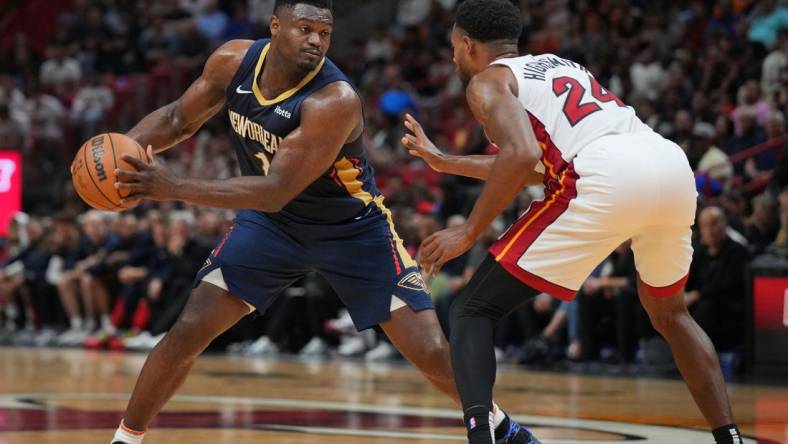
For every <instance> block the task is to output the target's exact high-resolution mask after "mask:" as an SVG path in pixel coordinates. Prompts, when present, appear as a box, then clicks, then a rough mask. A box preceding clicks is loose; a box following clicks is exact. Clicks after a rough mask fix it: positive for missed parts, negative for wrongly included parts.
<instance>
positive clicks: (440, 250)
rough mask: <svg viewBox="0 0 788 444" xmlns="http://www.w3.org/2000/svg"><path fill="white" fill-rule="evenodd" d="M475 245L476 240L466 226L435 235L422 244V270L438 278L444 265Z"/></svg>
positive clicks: (420, 257) (442, 231)
mask: <svg viewBox="0 0 788 444" xmlns="http://www.w3.org/2000/svg"><path fill="white" fill-rule="evenodd" d="M473 243H474V240H473V239H472V238H471V236H469V235H468V231H467V230H466V229H465V227H464V226H459V227H453V228H447V229H445V230H441V231H438V232H437V233H434V234H433V235H431V236H430V237H428V238H427V239H425V240H424V242H423V243H422V244H421V250H420V252H419V264H420V265H421V269H422V270H423V271H424V273H425V274H426V275H427V276H437V274H438V272H439V271H440V269H441V267H443V264H445V263H446V262H448V261H450V260H452V259H454V258H455V257H457V256H459V255H461V254H463V253H465V252H466V251H468V250H469V249H470V248H471V247H472V246H473Z"/></svg>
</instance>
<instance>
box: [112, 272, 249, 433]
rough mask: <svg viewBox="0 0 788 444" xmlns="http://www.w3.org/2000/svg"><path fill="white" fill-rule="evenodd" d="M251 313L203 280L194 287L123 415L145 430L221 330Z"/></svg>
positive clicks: (148, 362)
mask: <svg viewBox="0 0 788 444" xmlns="http://www.w3.org/2000/svg"><path fill="white" fill-rule="evenodd" d="M249 313H250V307H249V305H247V304H246V303H245V302H244V301H242V300H241V299H239V298H236V297H235V296H233V295H231V294H230V293H229V292H227V291H225V290H223V289H221V288H219V287H217V286H214V285H212V284H209V283H206V282H202V283H200V284H199V285H198V286H197V288H196V289H194V290H193V291H192V294H191V296H190V297H189V301H188V302H187V303H186V307H185V308H184V309H183V312H182V313H181V315H180V317H179V318H178V321H177V322H176V323H175V325H174V326H173V327H172V329H171V330H170V331H169V333H167V335H166V336H165V337H164V339H162V341H161V342H160V343H159V344H158V345H157V346H156V347H155V348H154V349H153V351H151V353H150V355H149V356H148V359H147V360H146V361H145V365H144V366H143V367H142V371H141V372H140V375H139V378H138V379H137V384H136V385H135V387H134V391H133V393H132V395H131V399H130V400H129V404H128V406H127V407H126V412H125V413H124V415H123V423H124V425H125V426H126V427H128V428H130V429H132V430H140V431H144V430H145V429H147V427H148V424H149V423H150V422H151V420H152V419H153V418H154V417H155V416H156V414H157V413H158V412H159V411H160V410H161V409H162V407H163V406H164V404H165V403H166V402H167V401H168V400H169V399H170V398H171V397H172V395H173V394H174V393H175V391H176V390H177V389H178V387H180V386H181V384H183V381H184V380H185V379H186V375H187V374H188V373H189V370H190V369H191V367H192V365H193V364H194V361H195V359H196V358H197V356H199V355H200V353H202V352H203V350H205V348H206V347H208V345H209V344H210V343H211V341H213V340H214V339H215V338H216V337H217V336H219V335H220V334H221V333H223V332H224V331H226V330H227V329H229V328H230V327H232V326H233V325H235V323H237V322H238V321H239V320H240V319H241V318H243V317H244V316H246V315H248V314H249Z"/></svg>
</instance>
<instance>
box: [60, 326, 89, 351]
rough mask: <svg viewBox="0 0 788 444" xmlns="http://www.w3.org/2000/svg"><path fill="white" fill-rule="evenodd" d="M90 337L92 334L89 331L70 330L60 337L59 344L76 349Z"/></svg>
mask: <svg viewBox="0 0 788 444" xmlns="http://www.w3.org/2000/svg"><path fill="white" fill-rule="evenodd" d="M88 336H90V333H89V332H88V331H87V330H84V329H69V330H66V331H65V332H63V333H61V334H60V336H58V339H57V343H58V345H61V346H64V347H74V346H76V345H81V344H82V343H83V342H85V339H87V337H88Z"/></svg>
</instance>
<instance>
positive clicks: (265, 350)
mask: <svg viewBox="0 0 788 444" xmlns="http://www.w3.org/2000/svg"><path fill="white" fill-rule="evenodd" d="M278 353H279V347H278V346H277V345H276V344H274V343H273V342H271V340H270V339H268V336H260V338H259V339H257V340H256V341H254V342H252V345H250V346H249V348H247V349H246V352H245V354H246V355H247V356H273V355H276V354H278Z"/></svg>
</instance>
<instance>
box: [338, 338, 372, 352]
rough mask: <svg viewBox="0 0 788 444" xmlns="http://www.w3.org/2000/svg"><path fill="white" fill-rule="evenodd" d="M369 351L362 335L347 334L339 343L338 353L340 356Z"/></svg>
mask: <svg viewBox="0 0 788 444" xmlns="http://www.w3.org/2000/svg"><path fill="white" fill-rule="evenodd" d="M366 351H367V343H366V341H365V340H364V338H363V337H362V336H361V335H356V336H346V337H343V338H342V342H341V343H340V344H339V348H338V349H337V354H339V355H340V356H358V355H360V354H362V353H364V352H366Z"/></svg>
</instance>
